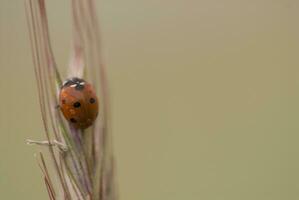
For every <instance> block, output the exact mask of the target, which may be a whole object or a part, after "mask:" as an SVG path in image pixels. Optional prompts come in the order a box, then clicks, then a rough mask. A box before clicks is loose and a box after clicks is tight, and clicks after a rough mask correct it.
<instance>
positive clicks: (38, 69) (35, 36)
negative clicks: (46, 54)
mask: <svg viewBox="0 0 299 200" xmlns="http://www.w3.org/2000/svg"><path fill="white" fill-rule="evenodd" d="M40 2H42V1H39V3H40ZM34 5H35V4H34ZM42 5H44V4H42ZM42 5H41V4H39V6H42ZM36 9H37V8H36V6H35V7H33V2H32V0H29V1H28V2H26V11H27V12H26V13H27V18H28V20H27V21H28V26H29V31H30V35H31V36H30V41H31V46H32V49H33V61H34V66H35V67H34V69H35V73H36V78H37V83H38V90H39V98H40V108H41V112H42V120H43V123H44V128H45V133H46V137H47V139H48V141H50V135H49V128H48V124H47V120H48V119H47V114H46V110H45V108H46V105H45V104H47V103H48V102H47V100H46V99H47V98H46V97H45V96H47V94H46V95H45V94H44V91H45V88H46V86H45V84H46V83H45V80H43V79H41V78H40V76H39V75H40V74H42V62H41V56H42V55H40V53H39V52H43V51H42V49H41V48H42V47H41V46H42V45H43V44H42V42H41V40H43V39H44V38H42V37H43V36H42V35H41V34H40V31H39V30H38V29H39V28H40V27H39V22H38V21H37V20H38V19H40V18H41V17H42V16H41V13H37V12H36ZM38 14H39V17H37V16H36V15H38ZM30 22H31V23H30ZM49 152H50V154H51V157H52V160H53V162H54V166H55V169H56V170H55V171H56V173H57V174H58V176H59V180H60V183H61V186H62V188H63V191H64V193H65V196H66V199H70V194H69V192H68V190H67V187H66V185H65V182H64V179H63V176H62V174H61V173H60V171H59V167H58V162H57V160H56V158H55V155H54V150H53V147H52V146H51V145H49Z"/></svg>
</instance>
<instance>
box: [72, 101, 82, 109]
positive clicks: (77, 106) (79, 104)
mask: <svg viewBox="0 0 299 200" xmlns="http://www.w3.org/2000/svg"><path fill="white" fill-rule="evenodd" d="M73 106H74V107H75V108H79V107H80V106H81V103H80V102H78V101H77V102H75V103H74V104H73Z"/></svg>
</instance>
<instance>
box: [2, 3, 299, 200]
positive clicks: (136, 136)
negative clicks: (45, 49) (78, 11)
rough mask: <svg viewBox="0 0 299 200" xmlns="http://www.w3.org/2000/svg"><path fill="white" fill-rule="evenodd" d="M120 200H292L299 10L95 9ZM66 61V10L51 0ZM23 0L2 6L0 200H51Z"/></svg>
mask: <svg viewBox="0 0 299 200" xmlns="http://www.w3.org/2000/svg"><path fill="white" fill-rule="evenodd" d="M97 5H98V11H99V15H100V20H101V25H102V33H103V40H104V49H105V57H106V63H107V65H108V66H109V70H108V72H109V80H110V86H111V90H112V106H113V107H112V109H113V128H114V132H113V134H114V135H113V136H114V145H115V153H116V156H117V162H118V166H117V168H118V179H119V188H120V196H121V200H295V199H299V145H298V143H299V126H298V124H299V123H298V122H299V116H298V113H299V106H298V105H299V95H298V94H299V69H298V68H299V23H298V22H299V21H298V20H299V12H298V10H299V2H298V1H296V0H247V1H245V0H225V1H223V0H212V1H211V0H195V1H191V0H189V1H179V0H172V1H170V0H167V1H166V0H165V1H161V0H151V1H149V0H147V1H140V0H126V1H121V0H118V1H117V0H107V1H99V2H98V4H97ZM48 13H49V21H50V28H51V36H52V40H53V45H54V50H55V55H56V57H57V60H58V64H59V66H60V68H61V69H62V71H63V70H64V69H65V66H66V65H67V63H68V58H67V57H68V55H69V53H68V50H69V40H70V21H69V20H70V17H69V7H68V2H67V1H60V0H51V1H50V0H49V1H48ZM24 16H25V15H24V8H23V1H22V0H14V1H12V0H1V1H0V91H1V103H0V128H1V129H0V132H1V139H0V158H1V161H0V199H1V200H2V199H8V200H17V199H26V200H37V199H48V197H47V195H46V190H45V187H44V184H43V182H42V179H41V173H40V171H39V169H38V167H37V164H36V162H35V159H34V157H33V154H34V153H35V152H38V151H39V149H38V148H36V147H30V146H26V145H25V142H24V141H25V139H26V138H34V139H43V137H44V135H43V129H42V125H41V119H40V112H39V107H38V101H37V89H36V85H35V80H34V73H33V66H32V61H31V54H30V48H29V42H28V34H27V29H26V22H25V17H24Z"/></svg>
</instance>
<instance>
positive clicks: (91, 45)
mask: <svg viewBox="0 0 299 200" xmlns="http://www.w3.org/2000/svg"><path fill="white" fill-rule="evenodd" d="M25 8H26V17H27V22H28V28H29V35H30V43H31V49H32V59H33V64H34V71H35V76H36V81H37V88H38V95H39V104H40V109H41V116H42V122H43V125H44V132H45V135H46V140H45V141H35V140H27V143H28V144H37V145H44V146H47V148H48V150H49V153H50V161H48V162H50V164H46V159H45V156H44V155H43V154H42V153H40V156H39V157H38V163H39V166H40V168H41V170H42V172H43V175H44V181H45V185H46V189H47V191H48V194H49V198H50V199H51V200H58V199H65V200H73V199H76V200H77V199H78V200H116V199H117V196H116V191H115V183H114V178H115V175H114V168H113V166H114V161H113V154H112V147H111V131H110V126H109V122H110V120H109V119H110V116H109V94H108V89H107V88H108V86H107V80H106V75H105V74H106V73H105V67H104V65H103V62H102V57H101V49H100V38H99V27H98V21H97V16H96V12H95V5H94V2H93V0H85V1H81V0H71V10H72V19H73V39H72V48H71V49H72V50H71V53H70V54H71V56H70V64H69V70H68V74H67V75H66V76H65V78H67V77H74V76H75V77H81V78H82V77H84V79H86V80H88V81H89V82H91V83H92V84H93V85H94V87H95V90H96V93H97V94H98V96H99V99H100V112H99V116H98V118H97V120H96V121H95V123H94V124H93V126H92V127H91V128H89V129H86V130H84V131H83V130H77V129H74V128H72V126H70V125H69V123H68V122H67V121H66V120H65V119H64V118H63V116H62V115H61V113H60V111H59V109H57V107H56V106H57V105H58V93H59V90H60V87H61V85H62V78H61V77H62V76H61V75H60V73H59V71H58V68H57V65H56V62H55V58H54V54H53V51H52V48H51V42H50V35H49V29H48V21H47V13H46V7H45V1H44V0H26V1H25ZM48 167H51V168H53V170H50V171H53V173H49V170H48Z"/></svg>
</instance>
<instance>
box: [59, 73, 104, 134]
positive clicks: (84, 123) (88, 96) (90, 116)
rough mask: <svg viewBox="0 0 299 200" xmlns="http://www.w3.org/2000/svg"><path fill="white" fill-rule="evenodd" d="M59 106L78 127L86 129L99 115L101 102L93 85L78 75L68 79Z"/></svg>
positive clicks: (66, 116) (61, 92) (62, 88)
mask: <svg viewBox="0 0 299 200" xmlns="http://www.w3.org/2000/svg"><path fill="white" fill-rule="evenodd" d="M59 108H60V109H61V111H62V113H63V115H64V117H65V118H66V119H67V120H68V121H69V122H70V124H71V125H72V126H73V127H75V128H76V129H82V130H83V129H86V128H88V127H89V126H91V125H92V124H93V122H94V121H95V119H96V118H97V116H98V109H99V103H98V98H97V96H96V93H95V90H94V88H93V87H92V85H91V84H90V83H88V82H86V81H85V80H83V79H81V78H77V77H73V78H70V79H67V80H66V81H65V82H64V83H63V85H62V87H61V90H60V93H59Z"/></svg>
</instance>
